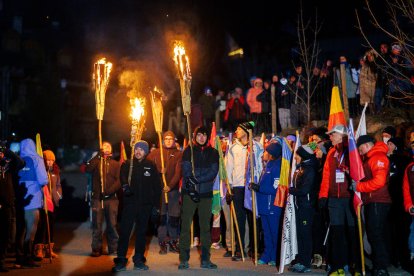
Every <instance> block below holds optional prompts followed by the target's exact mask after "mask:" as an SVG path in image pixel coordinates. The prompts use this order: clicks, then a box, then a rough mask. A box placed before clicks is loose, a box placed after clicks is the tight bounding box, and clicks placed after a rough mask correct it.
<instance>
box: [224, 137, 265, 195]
mask: <svg viewBox="0 0 414 276" xmlns="http://www.w3.org/2000/svg"><path fill="white" fill-rule="evenodd" d="M247 150H248V147H247V145H245V146H243V145H242V143H240V141H239V140H236V141H235V142H234V143H233V144H232V145H231V146H230V148H229V152H228V153H227V156H226V158H227V163H226V171H227V178H228V180H229V184H230V186H231V187H232V188H234V187H244V186H245V184H246V181H247V182H250V181H249V180H246V176H247V174H246V170H247V167H248V166H247V162H249V160H247V156H248V152H247ZM253 151H254V159H255V160H254V164H255V167H254V175H255V179H259V177H260V174H261V172H262V170H263V165H262V155H263V147H262V145H261V144H259V143H257V142H256V141H253Z"/></svg>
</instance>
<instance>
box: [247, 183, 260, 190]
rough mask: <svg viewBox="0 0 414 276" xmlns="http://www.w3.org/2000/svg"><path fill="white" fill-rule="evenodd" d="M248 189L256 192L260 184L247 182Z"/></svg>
mask: <svg viewBox="0 0 414 276" xmlns="http://www.w3.org/2000/svg"><path fill="white" fill-rule="evenodd" d="M249 189H250V190H253V191H256V192H258V191H259V189H260V185H259V184H256V183H254V182H252V183H249Z"/></svg>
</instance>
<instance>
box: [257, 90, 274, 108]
mask: <svg viewBox="0 0 414 276" xmlns="http://www.w3.org/2000/svg"><path fill="white" fill-rule="evenodd" d="M256 100H257V101H259V102H261V103H262V113H269V112H271V110H270V90H266V89H263V91H262V92H261V93H260V94H259V95H257V97H256Z"/></svg>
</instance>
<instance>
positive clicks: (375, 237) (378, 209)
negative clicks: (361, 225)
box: [364, 202, 391, 269]
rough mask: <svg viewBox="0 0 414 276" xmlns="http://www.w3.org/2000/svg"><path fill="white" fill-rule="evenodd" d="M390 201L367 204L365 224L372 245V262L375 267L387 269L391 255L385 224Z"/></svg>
mask: <svg viewBox="0 0 414 276" xmlns="http://www.w3.org/2000/svg"><path fill="white" fill-rule="evenodd" d="M390 207H391V204H390V203H375V202H374V203H369V204H367V205H365V207H364V208H365V212H364V214H365V226H366V231H367V236H368V241H369V242H370V244H371V247H372V263H373V266H374V269H387V267H388V264H389V255H388V251H387V246H386V243H385V233H384V230H385V225H386V221H387V216H388V212H389V211H390Z"/></svg>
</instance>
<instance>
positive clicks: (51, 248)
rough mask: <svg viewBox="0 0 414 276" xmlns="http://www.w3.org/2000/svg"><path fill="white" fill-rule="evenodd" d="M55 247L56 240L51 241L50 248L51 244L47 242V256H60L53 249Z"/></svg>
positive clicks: (54, 257)
mask: <svg viewBox="0 0 414 276" xmlns="http://www.w3.org/2000/svg"><path fill="white" fill-rule="evenodd" d="M54 247H55V243H54V242H51V243H50V249H49V245H48V244H45V251H46V254H45V258H50V256H52V258H53V259H56V258H58V257H59V256H58V254H56V253H55V252H54V251H53V248H54Z"/></svg>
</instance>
